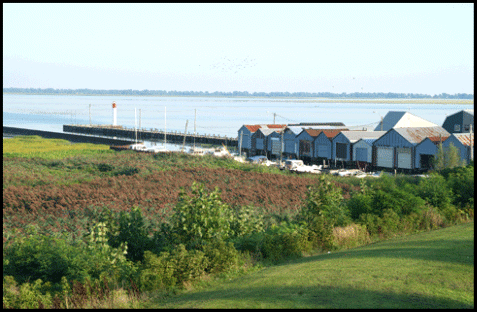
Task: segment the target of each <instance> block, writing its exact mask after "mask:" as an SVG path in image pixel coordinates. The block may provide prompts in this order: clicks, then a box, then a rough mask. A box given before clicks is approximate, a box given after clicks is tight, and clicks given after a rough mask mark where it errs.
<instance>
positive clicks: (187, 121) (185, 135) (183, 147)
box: [182, 119, 189, 153]
mask: <svg viewBox="0 0 477 312" xmlns="http://www.w3.org/2000/svg"><path fill="white" fill-rule="evenodd" d="M188 123H189V119H187V120H186V126H185V131H184V142H183V143H182V152H183V153H184V151H185V142H186V137H187V124H188Z"/></svg>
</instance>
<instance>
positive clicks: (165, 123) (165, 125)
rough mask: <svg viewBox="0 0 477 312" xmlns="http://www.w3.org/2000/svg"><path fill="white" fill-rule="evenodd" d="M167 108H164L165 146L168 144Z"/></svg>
mask: <svg viewBox="0 0 477 312" xmlns="http://www.w3.org/2000/svg"><path fill="white" fill-rule="evenodd" d="M166 120H167V119H166V107H165V106H164V146H166V144H167V137H166V136H167V122H166Z"/></svg>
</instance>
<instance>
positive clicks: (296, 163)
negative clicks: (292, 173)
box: [285, 159, 305, 170]
mask: <svg viewBox="0 0 477 312" xmlns="http://www.w3.org/2000/svg"><path fill="white" fill-rule="evenodd" d="M304 165H305V164H304V163H303V160H298V159H287V160H285V169H288V170H295V169H297V168H298V167H301V166H304Z"/></svg>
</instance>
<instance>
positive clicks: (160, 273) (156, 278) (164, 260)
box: [140, 250, 177, 290]
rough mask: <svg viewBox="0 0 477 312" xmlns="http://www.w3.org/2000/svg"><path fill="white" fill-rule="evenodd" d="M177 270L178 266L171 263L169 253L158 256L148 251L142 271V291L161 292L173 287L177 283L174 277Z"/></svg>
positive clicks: (145, 254)
mask: <svg viewBox="0 0 477 312" xmlns="http://www.w3.org/2000/svg"><path fill="white" fill-rule="evenodd" d="M175 268H176V264H175V262H174V261H171V257H170V254H169V253H168V252H162V253H161V254H160V255H159V256H157V255H155V254H153V253H152V252H150V251H149V250H146V251H145V252H144V260H143V262H142V266H141V270H140V285H141V289H142V290H160V289H166V288H170V287H173V286H174V285H175V284H176V282H177V279H176V277H175V276H174V270H175Z"/></svg>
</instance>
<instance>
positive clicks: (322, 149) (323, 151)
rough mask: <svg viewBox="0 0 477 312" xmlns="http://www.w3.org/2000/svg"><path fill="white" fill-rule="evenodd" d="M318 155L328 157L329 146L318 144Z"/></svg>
mask: <svg viewBox="0 0 477 312" xmlns="http://www.w3.org/2000/svg"><path fill="white" fill-rule="evenodd" d="M317 146H318V157H328V146H326V145H323V144H318V145H317Z"/></svg>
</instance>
